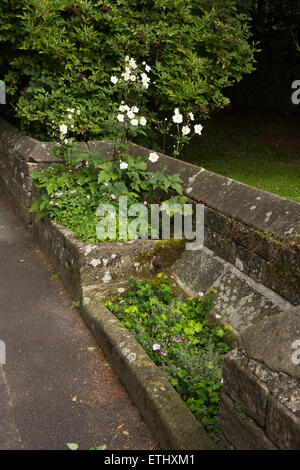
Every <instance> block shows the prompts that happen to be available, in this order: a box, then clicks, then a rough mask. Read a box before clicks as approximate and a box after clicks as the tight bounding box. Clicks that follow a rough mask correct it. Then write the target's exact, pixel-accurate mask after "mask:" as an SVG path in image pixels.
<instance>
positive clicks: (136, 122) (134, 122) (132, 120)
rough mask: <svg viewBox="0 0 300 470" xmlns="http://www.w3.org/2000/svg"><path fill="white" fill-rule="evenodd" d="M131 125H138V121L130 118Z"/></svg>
mask: <svg viewBox="0 0 300 470" xmlns="http://www.w3.org/2000/svg"><path fill="white" fill-rule="evenodd" d="M130 122H131V125H132V126H138V125H139V121H138V120H137V119H131V121H130Z"/></svg>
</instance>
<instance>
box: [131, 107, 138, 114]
mask: <svg viewBox="0 0 300 470" xmlns="http://www.w3.org/2000/svg"><path fill="white" fill-rule="evenodd" d="M131 111H133V112H134V113H138V112H139V108H137V107H136V106H132V108H131Z"/></svg>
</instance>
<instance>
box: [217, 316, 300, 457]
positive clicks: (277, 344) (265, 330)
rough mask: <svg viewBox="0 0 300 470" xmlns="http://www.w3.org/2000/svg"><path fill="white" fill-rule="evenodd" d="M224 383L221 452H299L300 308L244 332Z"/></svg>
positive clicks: (230, 356)
mask: <svg viewBox="0 0 300 470" xmlns="http://www.w3.org/2000/svg"><path fill="white" fill-rule="evenodd" d="M296 342H298V343H296ZM297 344H298V346H297ZM223 380H224V392H223V394H222V400H221V414H220V424H221V430H222V438H221V446H222V448H224V449H244V450H247V449H249V450H253V449H255V450H262V449H276V448H277V449H293V450H296V449H298V450H299V448H300V307H295V308H293V309H290V310H286V311H285V312H282V313H279V314H276V315H273V316H271V317H270V318H268V319H264V320H262V321H260V322H257V324H256V325H254V326H253V327H250V328H248V329H247V330H246V331H245V332H244V333H243V334H242V336H241V339H240V344H239V347H238V348H236V349H235V350H233V351H231V352H230V353H229V354H228V355H227V357H226V359H225V364H224V369H223Z"/></svg>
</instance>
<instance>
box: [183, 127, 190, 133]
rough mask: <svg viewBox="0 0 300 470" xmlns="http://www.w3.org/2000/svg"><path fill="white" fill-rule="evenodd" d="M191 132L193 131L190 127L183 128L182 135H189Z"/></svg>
mask: <svg viewBox="0 0 300 470" xmlns="http://www.w3.org/2000/svg"><path fill="white" fill-rule="evenodd" d="M190 132H191V129H190V128H189V127H188V126H183V128H182V133H183V135H188V134H189V133H190Z"/></svg>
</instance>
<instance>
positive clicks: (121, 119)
mask: <svg viewBox="0 0 300 470" xmlns="http://www.w3.org/2000/svg"><path fill="white" fill-rule="evenodd" d="M117 119H118V121H119V122H124V114H118V116H117Z"/></svg>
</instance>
